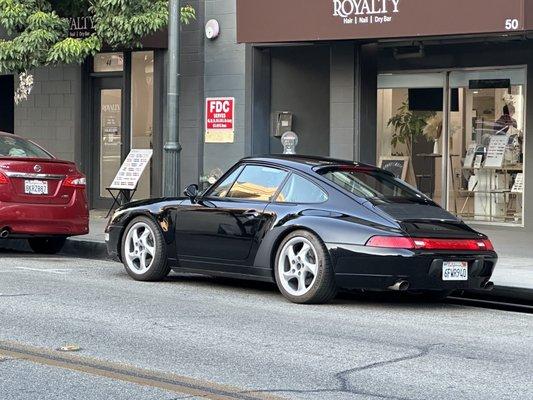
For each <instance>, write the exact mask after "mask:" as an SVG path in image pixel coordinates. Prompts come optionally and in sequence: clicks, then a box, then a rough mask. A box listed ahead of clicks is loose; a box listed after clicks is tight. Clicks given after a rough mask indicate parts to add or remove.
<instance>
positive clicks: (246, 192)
mask: <svg viewBox="0 0 533 400" xmlns="http://www.w3.org/2000/svg"><path fill="white" fill-rule="evenodd" d="M286 176H287V172H285V171H282V170H280V169H277V168H270V167H262V166H260V165H249V166H247V167H245V168H244V171H243V172H242V174H240V175H239V178H238V179H237V182H235V184H234V185H233V186H232V187H231V190H230V192H229V194H228V197H232V198H238V199H247V200H260V201H270V200H271V199H272V197H273V196H274V195H275V194H276V192H277V191H278V188H279V186H280V185H281V183H282V182H283V180H284V179H285V177H286Z"/></svg>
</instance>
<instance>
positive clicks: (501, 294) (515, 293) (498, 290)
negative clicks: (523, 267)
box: [464, 285, 533, 305]
mask: <svg viewBox="0 0 533 400" xmlns="http://www.w3.org/2000/svg"><path fill="white" fill-rule="evenodd" d="M464 297H467V298H475V299H482V300H494V301H503V302H510V303H513V302H516V303H521V304H527V305H529V304H532V305H533V289H528V288H521V287H514V286H498V285H496V286H494V289H492V290H491V291H490V292H486V291H479V290H469V291H468V292H465V296H464Z"/></svg>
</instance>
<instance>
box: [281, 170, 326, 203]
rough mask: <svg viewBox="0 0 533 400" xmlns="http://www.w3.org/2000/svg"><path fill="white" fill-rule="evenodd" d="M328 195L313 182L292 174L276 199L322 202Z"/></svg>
mask: <svg viewBox="0 0 533 400" xmlns="http://www.w3.org/2000/svg"><path fill="white" fill-rule="evenodd" d="M327 199H328V196H327V195H326V193H324V191H323V190H322V189H320V188H319V187H318V186H317V185H315V184H314V183H312V182H310V181H308V180H307V179H305V178H302V177H301V176H299V175H296V174H292V175H291V177H290V178H289V179H288V180H287V182H286V183H285V185H284V186H283V189H282V190H281V192H280V193H279V195H278V197H277V198H276V201H278V202H280V203H323V202H324V201H326V200H327Z"/></svg>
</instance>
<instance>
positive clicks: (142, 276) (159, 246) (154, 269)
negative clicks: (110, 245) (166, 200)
mask: <svg viewBox="0 0 533 400" xmlns="http://www.w3.org/2000/svg"><path fill="white" fill-rule="evenodd" d="M138 224H146V225H147V226H148V227H149V228H150V229H151V231H152V233H153V245H154V247H155V255H154V256H153V257H152V259H151V263H150V265H149V267H148V268H147V270H146V271H145V272H143V273H136V272H134V270H132V268H131V267H130V265H129V264H128V259H127V256H126V240H127V239H128V233H129V232H130V230H132V229H133V228H134V227H135V226H136V225H138ZM120 249H121V253H122V260H123V264H124V268H125V269H126V272H127V273H128V275H129V276H131V277H132V278H133V279H135V280H137V281H144V282H155V281H160V280H162V279H164V278H165V277H166V276H167V275H168V274H169V273H170V267H169V265H168V258H167V246H166V243H165V239H164V238H163V233H162V232H161V229H160V228H159V226H158V225H157V224H156V223H155V222H154V220H152V219H151V218H148V217H144V216H141V217H136V218H134V219H133V220H132V221H131V222H130V223H129V224H128V226H127V227H126V229H125V230H124V233H123V235H122V242H121V248H120ZM139 261H140V260H139Z"/></svg>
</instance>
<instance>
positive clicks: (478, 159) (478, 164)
mask: <svg viewBox="0 0 533 400" xmlns="http://www.w3.org/2000/svg"><path fill="white" fill-rule="evenodd" d="M482 162H483V156H482V155H480V154H478V155H477V156H476V159H475V160H474V168H475V169H479V168H481V163H482Z"/></svg>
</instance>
